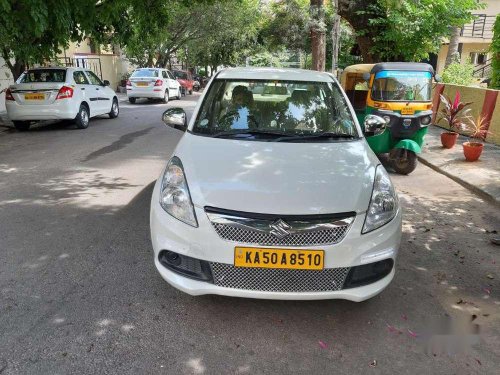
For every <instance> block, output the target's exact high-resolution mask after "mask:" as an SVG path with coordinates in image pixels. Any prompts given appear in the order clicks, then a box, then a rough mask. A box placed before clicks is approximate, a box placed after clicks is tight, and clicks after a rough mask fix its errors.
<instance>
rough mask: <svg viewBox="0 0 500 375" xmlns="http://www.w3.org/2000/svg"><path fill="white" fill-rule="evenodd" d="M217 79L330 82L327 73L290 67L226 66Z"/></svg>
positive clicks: (330, 79) (331, 78)
mask: <svg viewBox="0 0 500 375" xmlns="http://www.w3.org/2000/svg"><path fill="white" fill-rule="evenodd" d="M216 78H217V79H252V80H259V79H262V80H280V81H281V80H282V81H310V82H311V81H312V82H332V81H333V80H334V79H333V77H332V76H331V75H330V74H329V73H325V72H318V71H315V70H305V69H290V68H250V67H245V68H227V69H223V70H221V71H220V72H219V73H218V74H217V76H216Z"/></svg>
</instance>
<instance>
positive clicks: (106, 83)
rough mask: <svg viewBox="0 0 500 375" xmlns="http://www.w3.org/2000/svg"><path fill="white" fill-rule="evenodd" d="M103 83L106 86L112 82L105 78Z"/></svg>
mask: <svg viewBox="0 0 500 375" xmlns="http://www.w3.org/2000/svg"><path fill="white" fill-rule="evenodd" d="M102 84H103V85H104V86H109V85H110V84H111V83H109V81H108V80H107V79H105V80H104V81H102Z"/></svg>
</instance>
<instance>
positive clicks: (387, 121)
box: [382, 115, 391, 124]
mask: <svg viewBox="0 0 500 375" xmlns="http://www.w3.org/2000/svg"><path fill="white" fill-rule="evenodd" d="M382 118H383V119H384V120H385V122H386V123H387V124H389V123H390V122H391V118H390V117H389V116H387V115H385V116H383V117H382Z"/></svg>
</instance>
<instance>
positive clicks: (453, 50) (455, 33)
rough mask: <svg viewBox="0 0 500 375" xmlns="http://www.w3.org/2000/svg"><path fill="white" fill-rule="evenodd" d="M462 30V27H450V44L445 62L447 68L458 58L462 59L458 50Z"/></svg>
mask: <svg viewBox="0 0 500 375" xmlns="http://www.w3.org/2000/svg"><path fill="white" fill-rule="evenodd" d="M460 31H461V29H460V27H454V26H452V27H451V28H450V44H449V45H448V53H447V54H446V61H445V63H444V67H445V68H446V67H447V66H448V65H450V64H451V63H452V62H454V61H456V60H458V61H460V54H459V52H458V45H459V40H460Z"/></svg>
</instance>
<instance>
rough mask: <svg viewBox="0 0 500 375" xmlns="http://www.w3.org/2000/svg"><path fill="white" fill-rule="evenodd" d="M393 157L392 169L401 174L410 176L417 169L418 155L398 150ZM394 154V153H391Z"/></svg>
mask: <svg viewBox="0 0 500 375" xmlns="http://www.w3.org/2000/svg"><path fill="white" fill-rule="evenodd" d="M393 151H396V152H395V153H394V154H395V155H394V156H393V155H391V164H392V168H394V170H395V171H396V173H399V174H410V173H411V172H413V171H414V170H415V168H417V154H415V153H414V152H413V151H410V150H404V149H398V150H393ZM391 154H393V152H391Z"/></svg>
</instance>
